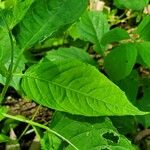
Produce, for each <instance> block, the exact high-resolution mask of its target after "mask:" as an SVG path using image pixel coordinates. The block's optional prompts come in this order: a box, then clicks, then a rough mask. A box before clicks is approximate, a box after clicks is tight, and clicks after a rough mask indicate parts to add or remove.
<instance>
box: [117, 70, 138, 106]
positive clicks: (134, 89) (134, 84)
mask: <svg viewBox="0 0 150 150" xmlns="http://www.w3.org/2000/svg"><path fill="white" fill-rule="evenodd" d="M117 85H118V86H119V87H120V88H121V89H122V90H123V91H124V92H125V93H126V95H127V97H128V99H129V100H130V101H131V102H132V104H135V100H136V97H137V94H138V88H139V85H140V77H139V74H138V72H137V71H136V70H133V71H132V72H131V74H130V75H129V76H127V77H126V78H124V79H122V80H120V81H118V83H117Z"/></svg>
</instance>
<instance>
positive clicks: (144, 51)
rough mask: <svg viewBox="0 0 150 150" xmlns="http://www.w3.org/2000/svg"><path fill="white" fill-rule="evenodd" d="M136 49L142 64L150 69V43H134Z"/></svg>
mask: <svg viewBox="0 0 150 150" xmlns="http://www.w3.org/2000/svg"><path fill="white" fill-rule="evenodd" d="M136 48H137V50H138V54H139V56H140V58H141V59H142V61H143V62H144V64H145V65H146V66H148V67H150V42H143V43H136Z"/></svg>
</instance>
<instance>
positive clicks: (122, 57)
mask: <svg viewBox="0 0 150 150" xmlns="http://www.w3.org/2000/svg"><path fill="white" fill-rule="evenodd" d="M136 57H137V50H136V47H135V45H134V44H130V43H128V44H121V45H120V46H118V47H115V48H114V49H112V51H111V52H110V53H109V54H108V55H107V56H106V57H105V59H104V68H105V70H106V72H107V73H108V75H109V76H110V77H111V78H112V79H114V80H121V79H123V78H125V77H126V76H128V75H129V74H130V73H131V71H132V69H133V66H134V64H135V62H136Z"/></svg>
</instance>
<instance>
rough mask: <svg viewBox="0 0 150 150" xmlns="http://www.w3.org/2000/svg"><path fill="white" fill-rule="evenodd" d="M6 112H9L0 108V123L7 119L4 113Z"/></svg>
mask: <svg viewBox="0 0 150 150" xmlns="http://www.w3.org/2000/svg"><path fill="white" fill-rule="evenodd" d="M6 112H7V108H5V107H1V106H0V121H1V120H3V119H4V118H5V117H4V115H3V113H6Z"/></svg>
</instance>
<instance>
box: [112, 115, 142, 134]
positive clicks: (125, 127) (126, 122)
mask: <svg viewBox="0 0 150 150" xmlns="http://www.w3.org/2000/svg"><path fill="white" fill-rule="evenodd" d="M135 117H136V116H121V117H120V116H112V117H110V119H111V121H112V123H113V125H114V126H115V127H116V128H117V130H118V131H119V133H120V134H124V135H127V134H130V135H135V134H136V133H137V127H138V126H137V122H136V121H137V120H136V118H135ZM142 117H143V116H142Z"/></svg>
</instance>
